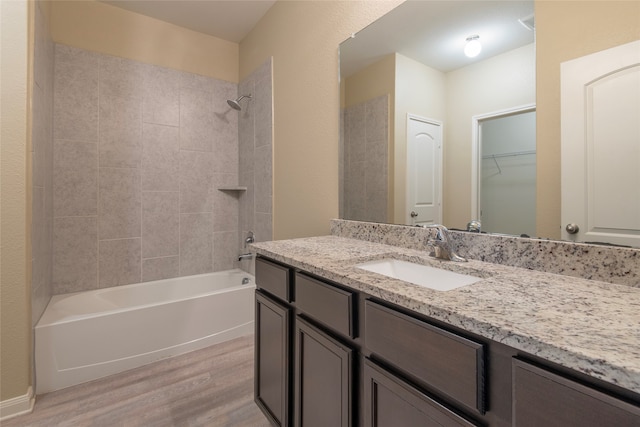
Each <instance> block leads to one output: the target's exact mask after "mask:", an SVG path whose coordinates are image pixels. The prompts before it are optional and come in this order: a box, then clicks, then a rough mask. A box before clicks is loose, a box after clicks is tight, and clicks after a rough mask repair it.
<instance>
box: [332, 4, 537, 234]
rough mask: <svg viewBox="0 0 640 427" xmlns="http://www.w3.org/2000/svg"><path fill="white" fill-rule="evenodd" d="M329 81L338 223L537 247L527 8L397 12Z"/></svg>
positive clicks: (425, 7) (348, 45) (411, 7)
mask: <svg viewBox="0 0 640 427" xmlns="http://www.w3.org/2000/svg"><path fill="white" fill-rule="evenodd" d="M474 39H475V41H477V42H479V43H480V46H481V50H480V53H479V54H478V55H477V56H475V57H469V56H466V55H465V47H466V45H467V44H468V42H469V41H471V40H474ZM340 75H341V103H342V105H341V114H342V117H341V124H342V129H341V141H340V147H341V162H340V166H341V167H340V175H341V176H340V216H341V218H344V219H351V220H363V221H374V222H389V223H396V224H428V223H433V222H437V223H443V224H445V225H446V226H448V227H450V228H458V229H464V228H465V227H466V225H467V223H468V222H469V221H470V220H472V219H476V220H481V222H482V223H483V224H486V226H485V227H484V228H483V231H489V232H497V233H508V234H516V235H520V234H527V235H532V236H535V235H536V230H535V195H536V180H535V170H536V147H535V19H534V5H533V1H407V2H405V3H403V4H401V5H400V6H398V7H397V8H395V9H394V10H392V11H391V12H389V13H388V14H387V15H385V16H383V17H382V18H380V19H379V20H377V21H376V22H374V23H373V24H371V25H370V26H368V27H366V28H364V29H363V30H362V31H360V32H358V33H357V34H355V35H354V36H353V37H352V38H350V39H348V40H346V41H345V42H343V43H342V44H341V45H340Z"/></svg>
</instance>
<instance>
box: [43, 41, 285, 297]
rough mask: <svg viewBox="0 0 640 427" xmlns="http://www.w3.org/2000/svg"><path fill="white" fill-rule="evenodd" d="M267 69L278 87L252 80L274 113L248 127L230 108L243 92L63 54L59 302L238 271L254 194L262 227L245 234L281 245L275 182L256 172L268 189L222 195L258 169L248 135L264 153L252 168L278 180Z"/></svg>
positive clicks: (259, 111)
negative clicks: (274, 232)
mask: <svg viewBox="0 0 640 427" xmlns="http://www.w3.org/2000/svg"><path fill="white" fill-rule="evenodd" d="M263 68H265V69H267V68H268V71H269V73H268V76H269V77H268V82H267V80H265V79H266V77H265V79H263V78H262V76H263V75H262V73H261V72H260V70H258V71H257V72H256V73H255V75H256V76H257V77H256V78H253V79H252V78H250V79H249V80H250V81H251V83H250V84H251V90H253V91H254V92H255V98H254V99H255V100H260V99H262V98H263V97H268V102H266V101H265V102H263V103H259V102H255V100H252V101H251V102H252V104H251V106H252V107H253V108H252V109H248V110H246V111H243V113H240V114H244V115H243V116H239V113H238V112H237V111H235V110H233V109H231V108H230V107H229V106H228V105H227V103H226V100H227V99H234V98H236V97H237V93H238V86H237V85H236V84H235V83H229V82H225V81H221V80H216V79H213V78H208V77H203V76H199V75H195V74H190V73H186V72H181V71H176V70H172V69H168V68H163V67H159V66H155V65H148V64H143V63H140V62H136V61H132V60H127V59H122V58H117V57H112V56H107V55H102V54H98V53H94V52H89V51H85V50H81V49H77V48H72V47H69V46H64V45H56V46H55V73H54V76H55V85H54V87H55V94H54V109H53V116H54V118H53V136H54V141H53V157H54V171H53V174H54V186H53V192H54V198H53V199H54V201H53V212H54V220H53V255H54V263H53V293H54V294H61V293H67V292H75V291H80V290H88V289H95V288H103V287H109V286H116V285H122V284H128V283H136V282H140V281H149V280H156V279H162V278H169V277H176V276H184V275H191V274H198V273H205V272H211V271H219V270H226V269H230V268H234V267H237V266H238V265H239V263H238V261H237V255H238V252H239V248H238V240H239V237H238V236H239V231H240V230H239V227H240V222H239V220H238V217H239V215H238V208H239V204H241V200H245V199H246V198H247V196H248V195H249V193H253V195H252V196H251V197H254V198H255V200H256V202H255V203H254V206H255V214H254V213H252V214H251V215H248V216H249V217H251V216H254V217H255V218H259V220H255V219H254V220H253V221H251V220H250V219H247V221H246V223H245V222H243V223H242V227H243V229H244V228H245V226H246V227H253V229H255V230H256V231H258V230H260V232H259V235H261V234H264V235H265V236H266V235H267V232H268V233H269V238H270V225H271V222H270V215H271V185H270V183H271V180H270V179H269V180H266V179H265V176H264V175H265V174H266V173H267V172H265V171H263V170H262V169H260V170H259V171H256V169H255V168H254V169H252V171H256V172H252V173H253V174H254V178H256V179H257V178H259V179H260V181H261V182H260V184H259V186H257V185H253V188H251V186H250V190H249V191H247V194H246V195H244V196H240V195H239V194H238V193H234V192H223V191H219V190H217V188H218V187H221V186H230V185H237V184H238V183H239V182H238V178H239V168H238V166H239V161H240V163H242V162H243V161H244V162H245V163H246V162H248V161H249V160H248V158H247V157H246V156H245V157H243V158H239V150H238V132H239V129H240V133H241V135H245V134H246V135H250V134H253V135H254V140H255V141H260V143H257V142H256V143H255V144H254V147H255V150H254V153H253V156H252V159H253V158H255V159H257V160H256V163H257V164H259V165H262V164H268V165H269V171H268V173H269V174H270V173H271V172H270V165H271V128H272V127H271V118H270V117H271V78H270V70H271V63H270V61H269V64H268V67H266V66H265V67H263ZM261 69H262V68H261ZM262 83H265V86H268V88H266V87H263V86H262ZM266 83H268V85H266ZM243 84H249V83H247V82H245V83H243ZM265 99H266V98H265ZM267 104H268V105H267ZM261 106H265V108H266V107H267V106H268V110H269V111H268V116H269V117H268V119H265V120H266V121H265V123H268V126H267V125H265V126H262V125H261V123H262V119H263V116H265V115H267V112H265V111H263V108H262V107H261ZM239 117H241V123H240V127H239V123H238V119H239ZM244 120H250V121H251V123H252V125H251V126H250V127H251V129H248V128H245V127H243V125H242V123H243V121H244ZM258 122H259V123H260V124H257V123H258ZM248 127H249V126H248ZM266 128H268V129H266ZM263 134H264V135H266V134H268V138H265V137H263V136H262V135H263ZM267 146H268V149H265V148H263V147H267ZM267 151H268V153H267ZM267 157H268V159H267ZM243 159H244V160H243ZM240 177H241V179H243V180H246V179H248V175H247V174H246V173H244V175H243V173H241V174H240ZM265 182H268V184H265ZM256 187H257V188H256ZM258 193H259V194H260V195H261V196H256V194H258ZM262 194H265V196H264V197H262ZM266 198H268V201H267V200H266ZM267 211H268V214H267ZM245 215H247V214H246V213H245ZM267 215H268V216H269V219H268V220H267V219H266V218H265V217H266V216H267ZM265 220H266V221H267V222H268V223H269V226H268V227H267V226H263V225H261V224H263V222H265ZM263 230H264V231H263ZM265 240H266V239H265Z"/></svg>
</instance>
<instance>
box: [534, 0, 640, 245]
mask: <svg viewBox="0 0 640 427" xmlns="http://www.w3.org/2000/svg"><path fill="white" fill-rule="evenodd" d="M535 13H536V28H537V38H536V50H537V58H536V73H537V76H538V77H537V91H536V98H537V107H538V113H537V116H538V121H537V127H536V134H537V151H538V152H537V162H538V174H537V176H538V190H537V231H538V235H540V236H548V237H557V238H559V237H560V227H561V226H562V224H560V63H562V62H564V61H568V60H570V59H575V58H578V57H581V56H584V55H588V54H590V53H594V52H598V51H600V50H604V49H607V48H610V47H613V46H617V45H620V44H624V43H628V42H631V41H634V40H638V39H640V1H637V0H634V1H598V2H594V1H536V10H535Z"/></svg>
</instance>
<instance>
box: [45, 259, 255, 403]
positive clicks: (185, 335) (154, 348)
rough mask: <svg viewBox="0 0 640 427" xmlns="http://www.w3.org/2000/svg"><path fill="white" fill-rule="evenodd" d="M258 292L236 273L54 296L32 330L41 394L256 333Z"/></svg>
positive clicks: (240, 272) (252, 282)
mask: <svg viewBox="0 0 640 427" xmlns="http://www.w3.org/2000/svg"><path fill="white" fill-rule="evenodd" d="M243 279H245V280H244V281H245V282H247V279H248V283H246V284H243V283H242V282H243ZM254 289H255V281H254V278H253V276H251V275H250V274H247V273H245V272H243V271H241V270H238V269H236V270H228V271H222V272H217V273H210V274H200V275H196V276H188V277H179V278H175V279H166V280H157V281H154V282H145V283H137V284H133V285H125V286H117V287H113V288H107V289H98V290H93V291H85V292H76V293H72V294H65V295H56V296H54V297H52V298H51V301H50V302H49V305H48V306H47V308H46V310H45V312H44V314H43V315H42V317H41V318H40V321H39V322H38V324H37V325H36V327H35V367H36V393H37V394H42V393H48V392H50V391H54V390H59V389H61V388H65V387H69V386H72V385H76V384H80V383H83V382H86V381H90V380H93V379H97V378H100V377H104V376H106V375H111V374H115V373H118V372H122V371H125V370H127V369H132V368H135V367H138V366H142V365H144V364H147V363H151V362H154V361H157V360H159V359H164V358H167V357H171V356H176V355H179V354H182V353H186V352H189V351H192V350H197V349H200V348H204V347H207V346H210V345H212V344H217V343H220V342H224V341H227V340H230V339H233V338H237V337H239V336H242V335H246V334H250V333H253V321H254V304H253V293H254Z"/></svg>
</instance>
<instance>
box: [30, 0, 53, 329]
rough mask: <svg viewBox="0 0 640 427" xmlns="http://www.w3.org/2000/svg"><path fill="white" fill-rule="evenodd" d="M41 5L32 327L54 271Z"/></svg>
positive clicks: (49, 54) (39, 10)
mask: <svg viewBox="0 0 640 427" xmlns="http://www.w3.org/2000/svg"><path fill="white" fill-rule="evenodd" d="M43 7H44V5H43V4H42V3H41V2H40V1H37V2H35V3H34V14H35V25H34V35H35V37H34V49H35V51H34V61H33V76H34V84H33V91H32V96H33V101H32V108H33V120H32V122H31V130H32V133H31V134H32V147H31V149H32V153H31V154H32V159H33V166H32V172H33V173H32V212H31V255H32V256H31V307H32V309H31V321H32V324H33V325H35V324H36V322H37V321H38V319H39V318H40V316H41V315H42V313H43V312H44V309H45V307H46V306H47V303H48V302H49V298H50V297H51V274H52V269H53V255H52V250H53V246H52V236H53V234H52V233H53V232H52V230H53V133H52V132H53V129H52V128H53V62H54V61H53V55H54V45H53V41H52V40H51V37H49V24H48V21H47V19H46V12H45V11H44V10H43Z"/></svg>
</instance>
